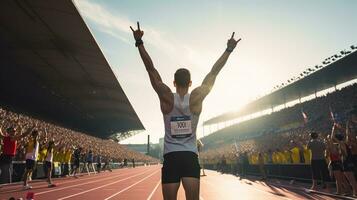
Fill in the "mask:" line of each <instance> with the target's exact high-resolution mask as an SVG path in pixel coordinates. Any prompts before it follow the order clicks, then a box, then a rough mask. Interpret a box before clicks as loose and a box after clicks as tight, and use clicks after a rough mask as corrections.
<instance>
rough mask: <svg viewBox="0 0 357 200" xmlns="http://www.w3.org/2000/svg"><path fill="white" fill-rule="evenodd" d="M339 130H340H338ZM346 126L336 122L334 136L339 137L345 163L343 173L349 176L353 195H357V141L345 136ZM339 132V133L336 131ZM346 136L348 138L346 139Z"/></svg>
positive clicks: (338, 140) (338, 141)
mask: <svg viewBox="0 0 357 200" xmlns="http://www.w3.org/2000/svg"><path fill="white" fill-rule="evenodd" d="M347 129H348V128H347ZM336 130H339V131H336ZM344 131H345V130H344V128H343V127H342V126H341V124H338V123H335V124H334V127H333V129H332V136H333V137H336V138H337V143H338V147H339V150H340V154H341V157H342V158H343V159H342V165H343V170H342V172H343V175H344V176H345V177H346V178H347V180H348V183H349V184H350V186H351V187H352V191H353V196H356V195H357V184H356V179H355V176H354V158H353V154H352V149H355V148H356V146H357V145H356V143H355V142H356V141H355V140H354V141H353V140H351V137H348V136H347V137H345V136H344V134H343V132H344ZM336 132H337V133H336ZM345 138H346V139H345Z"/></svg>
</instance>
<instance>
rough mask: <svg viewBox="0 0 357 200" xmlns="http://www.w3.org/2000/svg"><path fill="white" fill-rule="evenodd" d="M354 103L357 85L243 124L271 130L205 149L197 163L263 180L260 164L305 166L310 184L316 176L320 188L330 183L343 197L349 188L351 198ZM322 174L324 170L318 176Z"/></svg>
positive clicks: (356, 157)
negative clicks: (249, 171)
mask: <svg viewBox="0 0 357 200" xmlns="http://www.w3.org/2000/svg"><path fill="white" fill-rule="evenodd" d="M356 102H357V85H356V84H354V85H351V86H348V87H346V88H343V89H342V90H338V91H336V92H333V93H331V94H327V95H326V96H322V97H318V98H316V99H313V100H310V101H308V102H304V103H302V104H300V105H297V106H294V107H291V108H287V109H284V110H281V111H279V112H277V113H273V114H271V115H270V116H264V117H261V119H253V120H250V121H251V122H248V123H254V122H258V121H259V120H260V121H262V120H263V119H264V120H265V121H269V122H270V123H271V122H274V123H273V124H271V126H270V127H274V128H272V129H270V131H266V130H264V131H262V132H263V133H262V134H258V136H256V137H252V138H239V139H236V140H235V141H233V143H232V142H231V143H228V144H226V145H221V146H220V147H218V148H210V149H206V150H204V151H203V152H202V153H201V154H200V158H201V160H202V162H203V163H205V164H218V165H220V166H225V165H228V164H235V163H238V164H239V165H241V166H246V167H249V165H258V166H259V168H260V171H261V174H262V176H263V178H266V173H265V170H264V165H265V164H307V165H311V171H312V175H313V178H312V179H313V180H316V179H318V176H317V174H322V175H321V176H322V177H320V178H321V179H323V181H325V182H329V181H330V180H331V178H334V180H335V181H336V186H337V193H346V192H347V191H348V188H349V187H351V188H352V192H353V195H356V191H357V188H356V187H357V186H356V183H355V177H357V173H356V169H357V140H356V134H357V129H356V127H357V107H356V105H355V104H356ZM301 108H303V109H301ZM262 118H263V119H262ZM272 118H273V119H272ZM254 120H255V121H254ZM265 125H267V123H266V124H265ZM257 126H258V127H259V124H258V123H257ZM217 137H218V136H217ZM317 141H318V142H317ZM322 169H326V170H324V171H322V172H320V171H319V170H322ZM320 178H319V179H320ZM348 185H350V186H348ZM315 188H316V181H313V186H312V189H315Z"/></svg>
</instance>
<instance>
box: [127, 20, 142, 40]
mask: <svg viewBox="0 0 357 200" xmlns="http://www.w3.org/2000/svg"><path fill="white" fill-rule="evenodd" d="M137 26H138V29H137V30H134V29H133V27H131V26H130V29H131V31H133V35H134V38H135V40H136V41H138V40H141V38H142V37H143V35H144V31H142V30H140V24H139V22H137Z"/></svg>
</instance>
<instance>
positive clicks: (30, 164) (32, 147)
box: [23, 130, 39, 190]
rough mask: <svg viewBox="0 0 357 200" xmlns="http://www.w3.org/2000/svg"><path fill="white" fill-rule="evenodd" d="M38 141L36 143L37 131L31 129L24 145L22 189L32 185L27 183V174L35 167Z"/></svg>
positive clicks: (29, 187)
mask: <svg viewBox="0 0 357 200" xmlns="http://www.w3.org/2000/svg"><path fill="white" fill-rule="evenodd" d="M38 150H39V143H38V131H37V130H33V131H32V133H31V138H30V140H29V142H28V144H27V147H26V170H25V173H24V176H23V181H24V189H25V190H28V189H31V188H32V187H31V186H30V185H29V184H28V180H29V176H30V174H32V171H33V169H34V167H35V164H36V160H37V157H38Z"/></svg>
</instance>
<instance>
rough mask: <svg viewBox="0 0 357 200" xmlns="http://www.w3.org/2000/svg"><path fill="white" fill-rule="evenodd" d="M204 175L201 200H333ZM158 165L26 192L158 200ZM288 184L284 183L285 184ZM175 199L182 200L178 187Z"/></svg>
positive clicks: (90, 199) (16, 190) (15, 192)
mask: <svg viewBox="0 0 357 200" xmlns="http://www.w3.org/2000/svg"><path fill="white" fill-rule="evenodd" d="M207 174H208V175H207V176H205V177H202V178H201V196H200V199H201V200H220V199H224V200H229V199H233V200H236V199H254V200H258V199H264V200H270V199H333V198H329V197H327V196H321V195H317V194H310V193H306V192H304V190H303V188H301V187H297V186H296V187H293V186H285V187H284V186H281V185H276V184H275V185H273V184H270V185H269V184H266V183H264V182H259V181H249V180H245V179H243V180H239V179H238V178H237V177H235V176H232V175H221V174H219V173H217V172H214V171H207ZM160 176H161V166H159V165H157V166H150V167H137V168H134V169H119V170H114V171H113V172H112V173H110V172H105V173H100V174H96V175H90V176H87V175H86V176H82V177H80V178H79V179H74V178H59V179H54V182H55V183H56V184H57V187H55V188H47V183H46V182H45V181H42V180H41V181H35V182H32V183H31V185H32V186H33V189H31V190H29V191H31V192H34V193H35V199H36V200H41V199H46V200H52V199H86V200H100V199H113V200H114V199H132V200H149V199H153V200H154V199H155V200H156V199H157V200H161V199H162V193H161V184H160ZM287 185H288V184H287ZM27 192H28V191H24V190H22V186H21V185H20V184H12V185H6V186H3V187H2V188H1V189H0V199H1V200H2V199H6V200H7V199H8V198H9V197H10V196H13V197H15V198H18V197H25V194H26V193H27ZM178 196H179V198H178V199H180V200H181V199H185V196H184V191H183V189H182V187H180V190H179V195H178Z"/></svg>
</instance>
